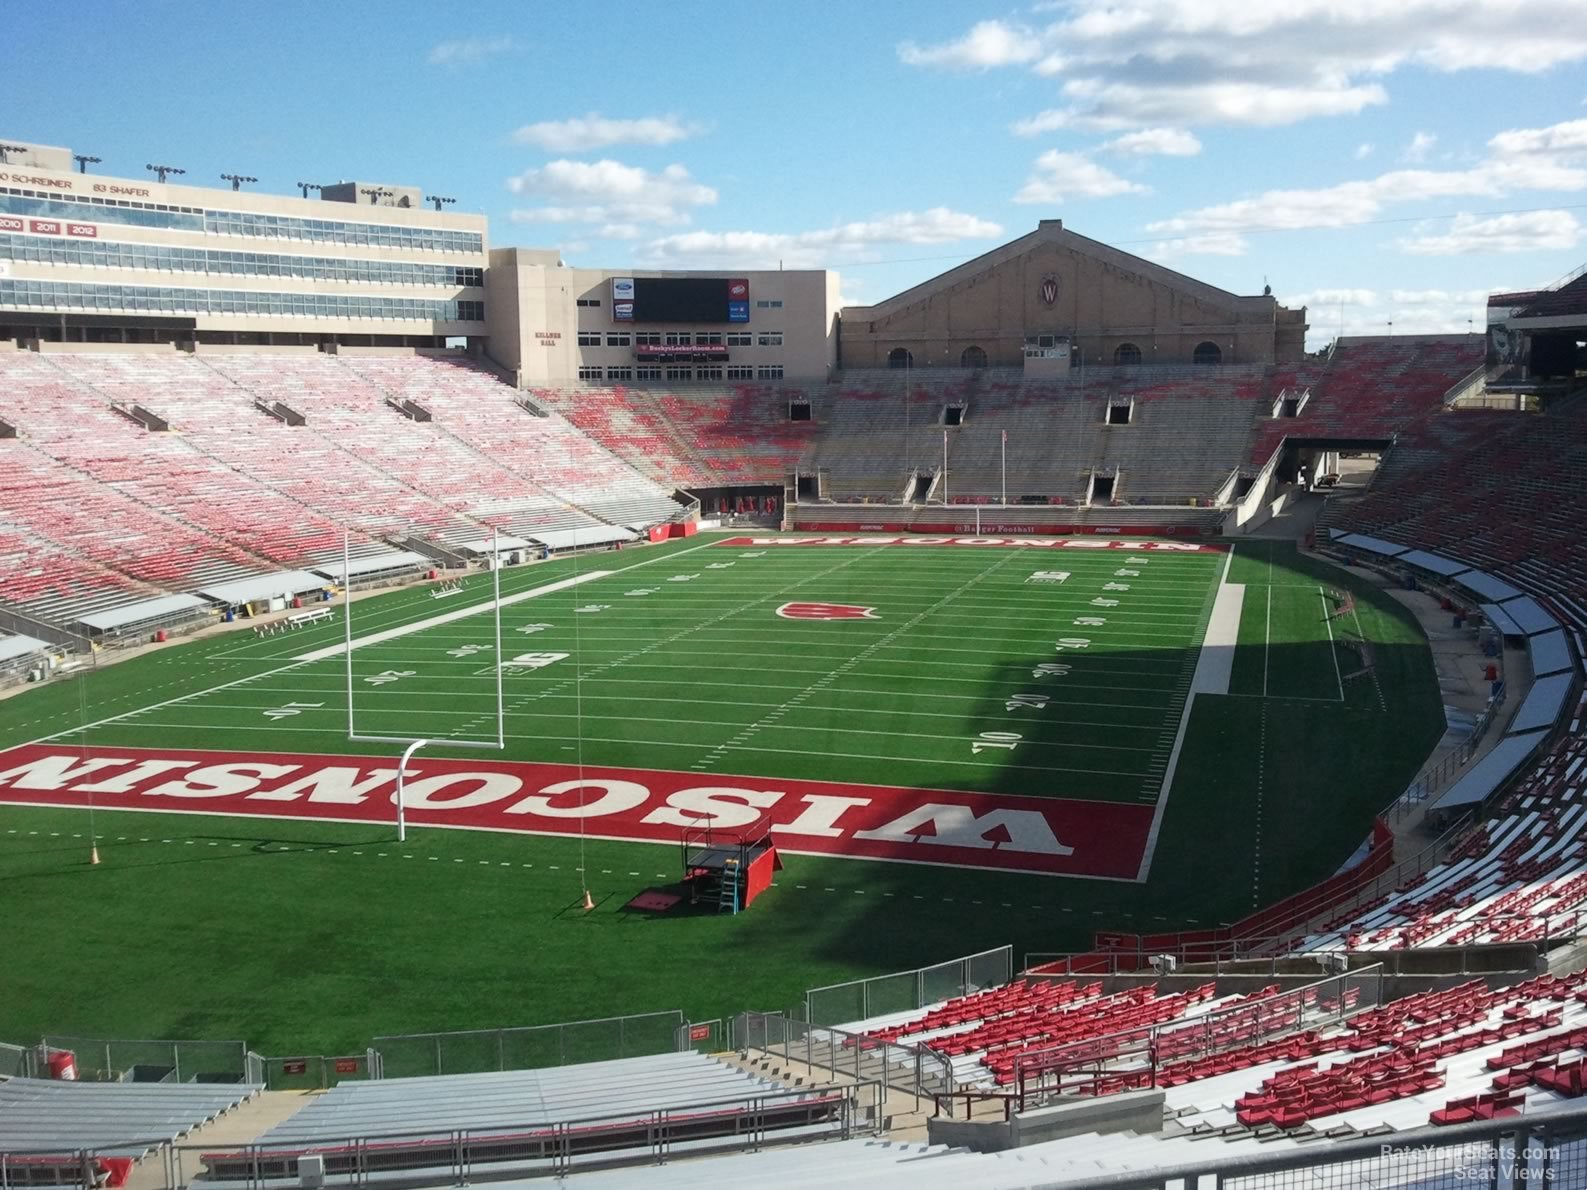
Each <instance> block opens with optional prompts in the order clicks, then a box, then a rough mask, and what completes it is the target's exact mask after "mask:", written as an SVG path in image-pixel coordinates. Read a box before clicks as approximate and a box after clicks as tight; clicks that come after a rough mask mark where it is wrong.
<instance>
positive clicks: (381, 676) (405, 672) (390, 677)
mask: <svg viewBox="0 0 1587 1190" xmlns="http://www.w3.org/2000/svg"><path fill="white" fill-rule="evenodd" d="M416 673H418V671H417V670H413V669H386V670H382V671H381V672H380V673H377V674H371V675H370V676H369V677H367V678H365V679H364V681H366V682H368V683H369V684H370V685H371V686H384V685H385V684H386V683H387V682H395V681H396V680H397V679H399V678H411V677H413V676H414V675H415V674H416Z"/></svg>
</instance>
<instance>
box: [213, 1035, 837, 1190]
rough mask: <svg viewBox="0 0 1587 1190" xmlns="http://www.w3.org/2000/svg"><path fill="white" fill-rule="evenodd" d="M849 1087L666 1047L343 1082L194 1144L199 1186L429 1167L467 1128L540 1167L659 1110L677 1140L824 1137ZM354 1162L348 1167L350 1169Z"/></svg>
mask: <svg viewBox="0 0 1587 1190" xmlns="http://www.w3.org/2000/svg"><path fill="white" fill-rule="evenodd" d="M845 1101H846V1095H845V1093H844V1092H842V1091H834V1090H833V1089H830V1088H829V1089H825V1090H823V1089H816V1088H811V1089H808V1090H789V1089H788V1088H787V1087H786V1086H783V1085H781V1084H778V1083H774V1082H772V1081H770V1080H768V1079H764V1078H760V1077H757V1076H755V1075H752V1074H749V1073H747V1072H745V1071H742V1070H738V1069H736V1068H734V1067H732V1066H729V1065H727V1064H725V1063H723V1062H720V1061H718V1060H716V1059H715V1058H711V1057H708V1056H706V1055H704V1054H698V1053H692V1052H690V1053H668V1054H657V1055H652V1056H649V1057H641V1058H624V1059H618V1060H615V1061H608V1062H591V1063H585V1064H582V1065H576V1066H563V1067H553V1068H549V1069H540V1070H510V1071H497V1072H490V1073H484V1074H460V1075H439V1076H432V1077H420V1078H401V1079H382V1080H377V1081H374V1082H352V1083H342V1084H340V1085H338V1086H337V1087H335V1088H333V1089H332V1090H330V1091H328V1092H326V1093H325V1094H324V1095H322V1096H320V1097H318V1098H317V1099H316V1100H315V1101H314V1102H312V1103H311V1104H309V1105H308V1106H307V1107H305V1108H303V1109H302V1110H301V1111H299V1112H297V1113H295V1114H294V1115H293V1116H291V1117H290V1118H289V1119H287V1120H284V1121H283V1122H281V1123H279V1124H277V1125H276V1126H275V1127H273V1128H271V1129H270V1130H269V1131H267V1132H265V1133H264V1134H263V1135H262V1136H260V1137H259V1138H258V1139H257V1141H256V1142H255V1143H254V1144H252V1145H250V1146H248V1147H247V1148H246V1149H244V1150H239V1151H236V1152H209V1153H204V1154H202V1157H201V1160H202V1162H203V1165H204V1169H205V1174H204V1177H203V1179H202V1180H203V1181H204V1182H222V1181H234V1180H238V1179H245V1180H249V1181H253V1182H257V1181H259V1180H265V1181H269V1180H274V1179H291V1178H293V1176H294V1175H295V1173H296V1171H297V1170H298V1169H299V1166H298V1162H299V1160H300V1159H301V1158H302V1157H303V1156H304V1155H305V1154H306V1153H315V1154H318V1155H320V1157H321V1158H322V1159H323V1160H324V1161H325V1167H326V1172H327V1174H328V1175H330V1174H335V1173H339V1172H342V1171H343V1168H344V1166H347V1163H349V1162H354V1163H356V1164H357V1168H358V1169H359V1170H361V1171H362V1172H364V1173H366V1174H368V1173H373V1174H395V1173H399V1172H400V1173H402V1174H404V1175H405V1176H409V1177H413V1176H418V1177H420V1178H421V1179H422V1178H423V1177H425V1176H426V1175H424V1174H422V1173H418V1172H417V1171H424V1170H430V1169H432V1168H435V1167H440V1166H444V1165H445V1164H446V1162H447V1160H448V1153H449V1152H450V1149H449V1147H448V1146H449V1145H451V1144H452V1143H453V1142H455V1141H456V1140H457V1138H459V1137H463V1138H464V1139H465V1142H466V1144H467V1146H468V1151H469V1158H468V1159H469V1161H470V1162H472V1163H473V1164H475V1165H476V1166H477V1165H483V1164H493V1165H495V1166H497V1167H498V1169H500V1170H501V1171H502V1172H504V1173H511V1172H513V1171H514V1170H521V1171H522V1172H525V1173H528V1172H541V1171H544V1170H545V1169H546V1168H547V1163H548V1162H549V1163H551V1164H555V1163H556V1162H557V1161H558V1160H559V1159H561V1160H566V1157H567V1155H568V1154H570V1153H586V1154H589V1153H595V1154H607V1155H615V1159H617V1160H622V1157H621V1154H623V1153H624V1151H625V1150H629V1149H632V1150H634V1151H635V1155H637V1154H638V1153H640V1152H643V1151H644V1150H645V1149H646V1148H647V1147H648V1145H649V1144H651V1143H653V1136H652V1133H653V1130H654V1129H655V1128H657V1127H658V1126H659V1124H660V1121H661V1118H662V1117H663V1116H665V1117H667V1121H668V1124H669V1127H670V1130H671V1133H672V1136H673V1137H674V1139H673V1140H672V1141H670V1142H669V1144H670V1145H672V1146H673V1147H676V1146H677V1145H679V1144H681V1145H683V1146H684V1147H688V1146H689V1145H691V1144H694V1143H699V1144H709V1143H710V1142H711V1141H712V1140H714V1139H716V1138H736V1137H741V1136H742V1135H743V1133H744V1131H745V1130H746V1128H753V1129H755V1130H756V1131H757V1132H761V1133H764V1132H772V1131H776V1132H778V1133H779V1134H780V1135H782V1136H783V1137H785V1138H794V1137H798V1138H810V1139H815V1138H817V1137H823V1136H829V1135H832V1133H833V1128H834V1125H835V1124H840V1123H841V1122H842V1121H843V1120H844V1118H845V1117H844V1114H843V1111H842V1104H843V1103H844V1102H845ZM347 1167H348V1168H352V1166H347Z"/></svg>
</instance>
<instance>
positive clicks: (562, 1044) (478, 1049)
mask: <svg viewBox="0 0 1587 1190" xmlns="http://www.w3.org/2000/svg"><path fill="white" fill-rule="evenodd" d="M683 1024H684V1020H683V1013H682V1012H680V1011H678V1010H677V1009H673V1010H672V1011H670V1012H644V1013H636V1014H633V1015H630V1016H613V1017H602V1018H600V1019H598V1020H588V1021H567V1022H564V1023H562V1024H555V1025H530V1026H527V1027H525V1028H516V1029H468V1030H463V1031H459V1032H453V1033H408V1034H402V1035H395V1036H387V1037H377V1038H375V1040H374V1042H373V1044H372V1045H371V1046H370V1048H371V1049H372V1050H373V1051H374V1052H375V1054H376V1055H377V1060H378V1063H379V1071H380V1077H383V1078H407V1077H410V1076H413V1075H429V1074H476V1073H479V1072H481V1071H487V1070H532V1069H537V1068H540V1067H544V1066H568V1065H571V1064H573V1063H577V1062H604V1061H608V1060H610V1059H613V1058H634V1057H639V1056H642V1055H645V1054H665V1053H671V1052H673V1051H675V1050H676V1049H677V1048H678V1031H679V1029H680V1028H682V1026H683Z"/></svg>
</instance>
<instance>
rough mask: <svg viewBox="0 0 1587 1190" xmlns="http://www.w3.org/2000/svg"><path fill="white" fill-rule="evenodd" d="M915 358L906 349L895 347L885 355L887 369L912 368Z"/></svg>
mask: <svg viewBox="0 0 1587 1190" xmlns="http://www.w3.org/2000/svg"><path fill="white" fill-rule="evenodd" d="M914 364H915V357H914V355H913V354H911V353H910V351H909V350H908V349H907V348H904V347H895V348H893V349H892V350H891V351H889V352H888V353H887V366H888V367H889V368H911V367H914Z"/></svg>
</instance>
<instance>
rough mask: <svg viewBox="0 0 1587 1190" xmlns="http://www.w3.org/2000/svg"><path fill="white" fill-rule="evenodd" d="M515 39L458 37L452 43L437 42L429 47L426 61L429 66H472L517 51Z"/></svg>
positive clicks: (503, 37)
mask: <svg viewBox="0 0 1587 1190" xmlns="http://www.w3.org/2000/svg"><path fill="white" fill-rule="evenodd" d="M519 48H520V47H519V45H518V42H517V40H516V39H514V38H512V37H509V36H507V35H506V34H498V35H496V36H494V37H460V38H456V39H454V40H452V41H439V42H436V44H435V45H433V46H431V47H430V53H429V55H428V56H427V58H426V60H427V61H428V62H429V63H430V65H431V66H472V65H473V64H474V63H476V62H482V61H484V60H485V59H486V58H494V57H495V56H496V55H497V54H508V53H511V52H512V51H513V50H516V49H519Z"/></svg>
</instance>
